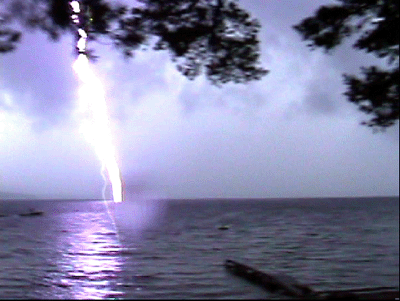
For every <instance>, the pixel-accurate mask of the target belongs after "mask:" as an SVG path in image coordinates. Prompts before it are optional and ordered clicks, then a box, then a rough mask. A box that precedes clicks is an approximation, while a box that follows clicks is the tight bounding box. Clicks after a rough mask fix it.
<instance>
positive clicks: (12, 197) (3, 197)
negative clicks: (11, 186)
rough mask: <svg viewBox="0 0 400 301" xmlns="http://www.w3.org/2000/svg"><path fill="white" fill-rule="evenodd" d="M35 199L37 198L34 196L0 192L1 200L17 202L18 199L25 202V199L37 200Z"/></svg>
mask: <svg viewBox="0 0 400 301" xmlns="http://www.w3.org/2000/svg"><path fill="white" fill-rule="evenodd" d="M35 198H36V196H35V195H33V194H25V193H14V192H5V191H0V200H16V199H19V200H23V199H35Z"/></svg>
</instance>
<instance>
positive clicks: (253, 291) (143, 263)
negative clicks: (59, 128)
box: [0, 197, 399, 299]
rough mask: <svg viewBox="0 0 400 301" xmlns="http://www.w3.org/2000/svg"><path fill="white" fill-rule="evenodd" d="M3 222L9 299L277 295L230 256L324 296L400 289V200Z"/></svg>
mask: <svg viewBox="0 0 400 301" xmlns="http://www.w3.org/2000/svg"><path fill="white" fill-rule="evenodd" d="M30 207H32V208H35V209H38V210H43V211H44V212H45V213H44V215H42V216H35V217H21V216H19V215H18V214H19V213H23V212H27V211H28V210H29V208H30ZM0 216H2V217H0V298H1V299H4V298H7V299H19V298H20V299H30V298H33V299H99V298H101V299H107V298H109V299H115V298H116V299H132V298H134V299H182V298H184V299H195V298H197V299H198V298H203V299H260V298H279V296H277V295H272V294H270V293H268V292H265V291H263V290H261V289H260V288H258V287H256V286H254V285H252V284H250V283H248V282H246V281H245V280H243V279H240V278H237V277H235V276H233V275H231V274H229V273H228V272H227V271H226V270H225V268H224V265H223V264H224V261H225V260H226V259H234V260H237V261H239V262H242V263H245V264H248V265H250V266H252V267H255V268H257V269H260V270H262V271H264V272H267V273H269V272H271V273H285V274H287V275H290V276H292V277H294V278H295V279H297V280H298V281H299V282H300V283H303V284H307V285H309V286H310V287H312V288H313V289H315V290H332V289H347V288H354V287H376V286H395V287H398V286H399V285H398V283H399V198H398V197H396V198H356V199H346V198H341V199H333V198H332V199H328V198H326V199H282V200H277V199H276V200H271V199H270V200H268V199H267V200H250V199H249V200H207V201H205V200H155V199H146V198H140V199H139V198H137V199H131V200H130V201H127V202H125V203H122V204H114V203H111V202H109V203H106V202H104V201H83V200H71V201H50V200H43V201H0ZM220 226H225V228H226V229H225V230H220V229H219V227H220Z"/></svg>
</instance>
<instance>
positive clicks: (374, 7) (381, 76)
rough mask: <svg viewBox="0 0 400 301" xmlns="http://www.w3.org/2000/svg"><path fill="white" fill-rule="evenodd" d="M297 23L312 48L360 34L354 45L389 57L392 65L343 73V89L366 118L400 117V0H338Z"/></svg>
mask: <svg viewBox="0 0 400 301" xmlns="http://www.w3.org/2000/svg"><path fill="white" fill-rule="evenodd" d="M338 2H340V4H338V5H328V6H321V7H320V8H319V9H318V10H317V11H316V13H315V15H314V16H312V17H308V18H305V19H304V20H302V21H301V22H300V23H299V24H297V25H295V26H293V27H294V29H295V30H296V31H297V32H298V33H299V34H300V35H301V36H302V38H303V40H305V41H307V42H308V46H309V47H310V48H311V49H316V48H323V49H324V50H325V51H326V52H328V53H329V52H331V51H332V50H333V49H334V48H335V47H336V46H338V45H339V44H341V43H342V42H343V39H345V38H348V37H350V36H352V35H355V34H356V35H358V38H357V40H356V42H355V43H354V44H353V47H354V48H355V49H357V50H363V51H365V52H367V53H372V54H374V55H375V56H377V57H378V58H381V59H386V60H387V64H388V68H387V69H386V70H383V69H382V68H378V67H376V66H370V67H362V68H361V74H362V77H361V78H358V77H356V76H354V75H348V74H344V75H343V77H344V83H345V84H346V85H347V91H346V92H345V95H346V96H347V97H348V100H349V101H351V102H353V103H355V104H356V105H358V106H359V109H360V110H362V111H363V112H365V113H366V114H372V115H373V117H372V119H371V120H370V121H364V122H363V123H362V124H364V125H367V126H369V127H374V128H381V129H383V128H386V127H388V126H391V125H393V124H395V122H396V121H397V120H398V119H399V83H398V79H399V1H397V0H338Z"/></svg>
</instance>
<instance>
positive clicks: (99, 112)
mask: <svg viewBox="0 0 400 301" xmlns="http://www.w3.org/2000/svg"><path fill="white" fill-rule="evenodd" d="M70 4H71V7H72V9H73V13H74V15H73V16H72V20H73V22H74V23H76V24H77V26H79V25H80V24H79V16H78V14H79V13H80V12H81V10H80V6H79V2H78V1H72V2H71V3H70ZM78 35H79V36H78V37H79V39H78V41H77V45H76V46H77V49H78V51H79V55H78V58H77V59H76V61H75V62H74V64H73V69H74V71H75V73H76V74H77V76H78V77H79V79H80V80H81V86H80V88H79V107H80V111H81V112H83V113H84V116H86V118H85V119H84V120H83V122H82V130H83V132H84V134H85V135H86V138H87V139H88V140H89V141H90V142H91V143H92V144H93V146H94V148H95V151H96V153H97V155H98V157H99V159H100V161H101V163H102V176H103V178H104V180H106V179H105V174H104V173H105V172H106V173H107V175H108V179H109V181H110V182H111V187H112V195H113V200H114V202H116V203H119V202H122V200H123V187H122V180H121V173H120V169H119V167H118V163H117V160H116V153H115V148H114V144H113V141H112V133H111V130H110V121H109V117H108V112H107V104H106V98H105V91H104V88H103V85H102V83H101V81H100V80H99V78H98V77H97V76H96V74H95V73H94V72H93V71H92V69H91V66H90V64H89V60H88V58H87V56H86V53H85V51H86V39H87V33H86V32H85V31H84V30H83V29H82V28H79V29H78ZM103 197H104V198H105V195H104V191H103Z"/></svg>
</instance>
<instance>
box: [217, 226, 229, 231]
mask: <svg viewBox="0 0 400 301" xmlns="http://www.w3.org/2000/svg"><path fill="white" fill-rule="evenodd" d="M229 228H230V227H229V225H221V226H219V227H218V230H229Z"/></svg>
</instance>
